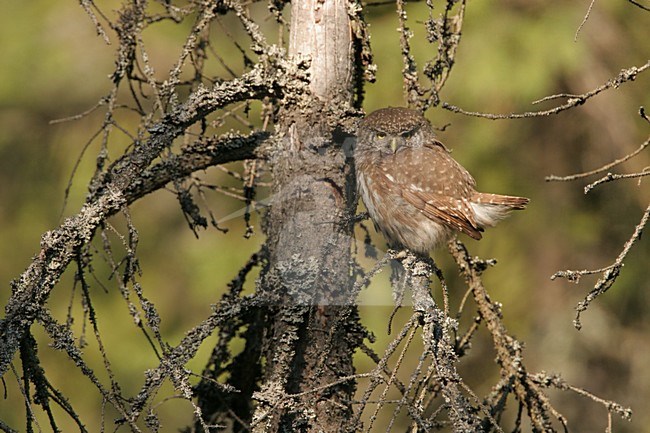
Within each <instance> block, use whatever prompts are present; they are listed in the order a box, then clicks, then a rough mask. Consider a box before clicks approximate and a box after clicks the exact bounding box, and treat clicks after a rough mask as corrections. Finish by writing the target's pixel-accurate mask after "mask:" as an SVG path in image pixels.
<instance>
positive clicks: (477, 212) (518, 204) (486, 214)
mask: <svg viewBox="0 0 650 433" xmlns="http://www.w3.org/2000/svg"><path fill="white" fill-rule="evenodd" d="M529 201H530V200H528V199H527V198H526V197H515V196H512V195H500V194H489V193H484V192H476V193H475V194H474V196H473V197H472V199H471V205H472V209H473V210H474V217H475V219H476V222H477V223H478V224H479V225H480V226H493V225H495V224H496V223H497V222H499V220H501V219H503V218H505V217H507V216H508V214H509V213H510V211H511V210H521V209H526V205H527V204H528V202H529Z"/></svg>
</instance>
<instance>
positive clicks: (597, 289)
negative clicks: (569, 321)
mask: <svg viewBox="0 0 650 433" xmlns="http://www.w3.org/2000/svg"><path fill="white" fill-rule="evenodd" d="M649 218H650V205H648V207H647V208H646V210H645V212H644V213H643V216H642V217H641V221H639V224H637V226H636V228H635V229H634V233H632V236H631V237H630V239H628V241H627V242H625V245H624V246H623V250H622V251H621V253H620V254H619V255H618V257H617V258H616V260H615V261H614V263H612V264H611V265H609V266H607V267H606V268H602V269H596V270H593V271H589V270H582V271H571V270H566V271H560V272H556V273H555V274H553V276H552V277H551V280H554V279H556V278H566V279H567V280H569V281H571V282H573V283H578V282H579V281H580V277H582V276H583V275H591V274H597V273H601V272H602V276H601V278H600V279H599V280H598V282H597V283H596V285H595V286H594V288H593V289H592V290H591V291H590V292H589V294H588V295H587V296H586V297H585V299H584V300H583V301H581V302H580V303H579V304H578V306H577V307H576V318H575V320H574V321H573V325H574V326H575V327H576V328H577V329H580V328H582V324H581V323H580V315H581V313H582V312H583V311H585V310H586V309H587V308H589V304H591V302H592V301H593V300H594V299H596V298H597V297H598V296H600V295H602V294H603V293H605V292H606V291H607V290H609V289H610V287H612V285H613V284H614V282H615V281H616V279H617V278H618V276H619V275H620V273H621V268H623V265H624V264H623V260H625V257H627V254H628V253H629V252H630V248H632V245H634V244H635V243H636V241H638V240H639V238H640V237H641V234H642V233H643V229H644V228H645V226H646V225H647V224H648V219H649Z"/></svg>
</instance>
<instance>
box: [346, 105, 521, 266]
mask: <svg viewBox="0 0 650 433" xmlns="http://www.w3.org/2000/svg"><path fill="white" fill-rule="evenodd" d="M354 159H355V166H356V174H357V185H358V188H359V193H360V195H361V198H362V199H363V202H364V203H365V205H366V208H367V210H368V213H369V215H370V217H371V218H372V220H373V222H374V223H375V227H376V228H377V229H378V230H379V231H381V232H382V233H383V235H384V236H385V237H386V239H387V240H388V242H389V244H390V245H391V246H393V247H400V246H401V247H406V248H408V249H410V250H412V251H414V252H416V253H421V254H426V253H428V252H429V251H430V250H432V249H433V248H435V247H436V246H438V245H440V244H441V243H444V242H446V241H447V240H449V239H450V238H451V237H452V236H453V234H454V233H455V232H461V233H465V234H466V235H468V236H470V237H471V238H473V239H481V237H482V235H481V233H482V232H483V228H484V227H488V226H494V225H495V224H496V223H497V222H498V221H499V220H501V219H502V218H504V217H506V216H507V215H508V213H509V212H510V211H511V210H513V209H524V208H525V207H526V204H528V199H527V198H524V197H514V196H507V195H499V194H487V193H483V192H478V191H476V189H475V187H476V182H475V181H474V178H472V176H471V175H470V174H469V173H468V172H467V170H465V169H464V168H463V167H462V166H461V165H460V164H459V163H457V162H456V161H455V160H454V159H453V158H452V157H451V155H450V154H449V150H448V149H447V148H446V147H445V145H444V144H442V143H441V142H440V141H438V140H437V138H436V135H435V134H434V131H433V127H432V126H431V124H430V123H429V121H428V120H427V119H426V118H425V117H424V116H422V114H420V113H419V112H417V111H414V110H410V109H408V108H401V107H389V108H383V109H380V110H377V111H375V112H373V113H371V114H369V115H368V116H366V117H365V118H364V119H363V120H362V121H361V122H360V123H359V126H358V131H357V143H356V147H355V150H354Z"/></svg>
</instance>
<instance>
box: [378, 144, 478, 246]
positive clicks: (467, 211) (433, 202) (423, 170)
mask: <svg viewBox="0 0 650 433" xmlns="http://www.w3.org/2000/svg"><path fill="white" fill-rule="evenodd" d="M389 159H392V161H389ZM381 165H382V169H383V171H385V173H386V174H389V175H390V176H391V177H392V178H393V179H394V180H395V184H396V185H395V186H397V188H398V190H399V192H400V194H401V196H402V198H403V199H404V200H405V201H406V202H407V203H408V204H409V205H411V206H414V207H415V208H416V209H418V210H419V211H420V212H422V213H423V214H424V215H425V216H426V217H427V218H429V219H431V220H433V221H436V222H438V223H440V224H443V225H445V226H447V227H449V228H452V229H455V230H458V231H460V232H462V233H465V234H467V235H468V236H470V237H472V238H473V239H481V237H482V236H481V232H482V231H483V228H482V227H481V226H480V224H479V223H478V222H477V221H476V219H475V217H474V209H473V208H472V204H471V200H472V197H473V196H474V194H475V193H476V191H475V190H474V185H475V184H476V183H475V181H474V179H473V178H472V176H471V175H470V174H469V173H468V172H467V170H465V169H464V168H463V167H462V166H461V165H460V164H458V163H457V162H456V161H455V160H454V159H453V158H452V157H451V156H450V155H449V153H448V151H447V150H446V149H445V148H444V147H443V146H442V145H437V143H436V144H432V145H427V146H425V147H416V148H411V147H408V148H403V149H401V150H400V151H398V152H397V153H396V154H395V155H393V156H392V157H390V158H386V159H384V160H382V164H381Z"/></svg>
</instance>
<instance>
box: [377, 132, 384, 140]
mask: <svg viewBox="0 0 650 433" xmlns="http://www.w3.org/2000/svg"><path fill="white" fill-rule="evenodd" d="M377 138H379V139H382V138H386V133H385V132H378V133H377Z"/></svg>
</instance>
